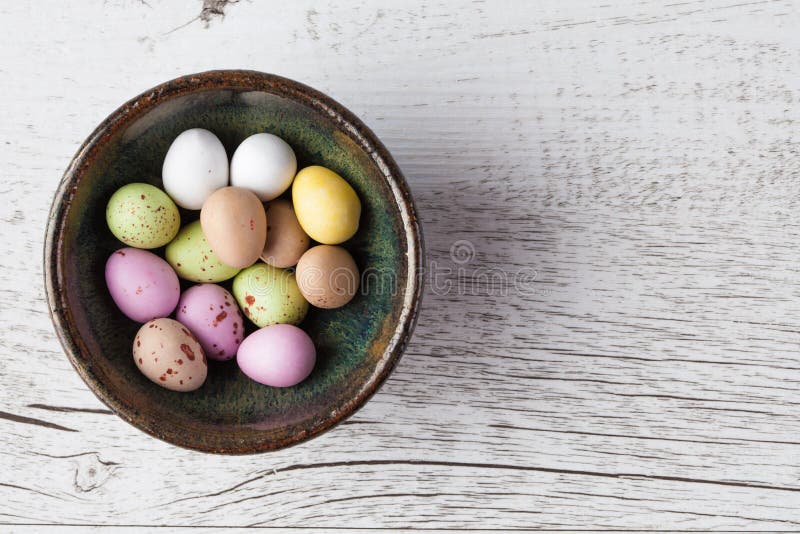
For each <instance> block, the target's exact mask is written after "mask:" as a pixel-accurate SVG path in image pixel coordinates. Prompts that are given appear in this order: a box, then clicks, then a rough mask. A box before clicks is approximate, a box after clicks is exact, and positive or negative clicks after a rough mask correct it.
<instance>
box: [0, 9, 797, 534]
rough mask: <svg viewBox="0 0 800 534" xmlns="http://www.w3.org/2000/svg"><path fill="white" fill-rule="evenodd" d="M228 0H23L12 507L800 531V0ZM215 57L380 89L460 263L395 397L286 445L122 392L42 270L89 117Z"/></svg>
mask: <svg viewBox="0 0 800 534" xmlns="http://www.w3.org/2000/svg"><path fill="white" fill-rule="evenodd" d="M206 4H207V5H206V9H205V10H203V11H202V12H201V5H200V2H199V1H181V2H178V1H174V2H173V1H166V0H164V1H158V0H146V1H145V0H142V1H134V0H109V1H106V2H102V1H100V0H94V1H87V2H62V1H60V0H49V1H39V2H25V1H21V0H17V1H11V0H9V1H5V2H2V3H0V83H1V84H2V85H1V86H0V88H1V89H2V93H0V111H2V120H0V161H1V162H2V167H0V176H1V177H2V178H1V179H0V194H2V204H1V206H0V219H1V224H0V236H1V237H2V240H1V241H0V266H1V268H2V271H0V273H1V274H2V276H0V302H1V303H2V308H1V309H0V314H1V315H0V317H1V318H2V322H0V325H2V329H1V330H0V531H3V532H9V531H11V532H17V531H19V532H27V531H43V530H46V531H48V532H50V531H54V530H53V528H54V527H47V528H43V527H42V526H41V525H55V524H61V525H68V526H69V525H72V526H73V528H70V527H68V526H67V527H64V530H74V531H76V532H83V531H85V530H86V529H85V528H82V527H81V526H82V525H103V526H120V527H123V528H122V529H123V530H125V529H126V528H127V530H130V529H132V530H150V529H146V528H145V527H153V528H154V527H156V526H161V527H162V528H163V529H165V530H170V531H171V530H179V529H180V527H209V528H210V529H211V528H212V527H221V526H241V527H244V526H258V527H264V528H266V529H281V528H292V529H293V531H298V530H304V529H309V530H313V529H325V530H331V529H334V528H342V529H350V528H363V529H372V528H379V529H400V530H408V529H423V530H424V529H454V530H455V529H526V528H530V529H579V528H584V529H614V528H617V529H678V530H680V529H734V530H742V529H761V530H781V529H788V530H797V529H800V455H799V454H798V453H800V350H798V349H800V275H798V269H797V261H798V253H797V246H798V243H800V195H798V191H800V187H798V180H800V132H798V121H799V120H800V106H799V105H798V102H800V76H799V75H800V32H798V30H797V28H798V27H799V26H800V13H799V12H798V4H797V3H796V2H792V1H785V0H784V1H770V0H765V1H754V2H743V1H742V0H689V1H682V2H677V1H676V2H652V3H651V2H641V1H633V0H586V1H572V2H570V1H564V0H547V1H539V2H526V1H523V0H519V1H501V0H496V1H488V0H487V1H479V0H476V1H466V0H463V1H458V2H456V1H445V0H427V1H424V2H409V1H390V0H384V1H381V2H375V1H364V2H360V1H359V2H334V1H332V0H330V1H328V0H324V1H313V0H293V1H288V2H278V1H271V0H269V1H267V0H265V1H255V0H254V1H252V2H239V3H230V4H229V5H227V6H221V5H219V4H224V2H206ZM223 11H224V16H223ZM212 68H251V69H256V70H262V71H267V72H274V73H278V74H281V75H284V76H287V77H290V78H294V79H297V80H300V81H303V82H305V83H308V84H310V85H312V86H315V87H317V88H319V89H321V90H323V91H325V92H327V93H329V94H330V95H331V96H333V97H334V98H335V99H337V100H339V101H340V102H342V103H343V104H345V105H346V106H348V107H349V108H350V109H352V110H353V111H354V112H355V113H356V114H358V115H359V116H361V117H362V118H363V119H364V120H365V121H366V122H367V123H368V124H369V125H370V126H371V127H372V128H373V129H374V130H375V132H376V133H377V134H378V136H379V137H380V138H381V139H382V140H383V141H384V142H385V143H386V145H387V146H388V147H389V149H390V150H391V151H392V153H393V154H394V156H395V157H396V159H397V160H398V162H399V164H400V166H401V167H402V169H403V170H404V172H405V173H406V176H407V179H408V181H409V183H410V185H411V188H412V190H413V193H414V195H415V198H416V202H417V207H418V209H419V213H420V217H421V220H422V224H423V227H424V231H425V239H426V247H427V258H428V264H429V267H432V268H435V270H436V273H437V278H436V280H433V279H429V280H428V286H427V289H426V294H425V299H424V306H423V309H422V312H421V316H420V319H419V325H418V327H417V330H416V333H415V335H414V338H413V341H412V343H411V344H410V346H409V348H408V351H407V353H406V355H405V357H404V358H403V359H402V361H401V363H400V365H399V367H398V368H397V370H396V372H395V373H394V374H393V375H392V377H391V378H390V379H389V381H388V382H387V383H386V384H385V386H384V387H383V389H382V390H381V391H380V392H379V393H378V394H377V395H376V396H375V397H374V398H373V400H371V401H370V402H369V403H368V405H367V406H366V407H365V408H364V409H363V410H362V411H360V412H359V413H358V414H356V416H354V417H353V418H352V419H351V420H350V421H348V422H347V423H346V424H343V425H341V426H340V427H338V428H337V429H335V430H334V431H332V432H329V433H327V434H325V435H324V436H322V437H320V438H318V439H315V440H312V441H310V442H308V443H305V444H302V445H299V446H297V447H294V448H290V449H288V450H285V451H281V452H277V453H273V454H264V455H260V456H251V457H220V456H213V455H204V454H199V453H196V452H191V451H186V450H182V449H178V448H176V447H173V446H171V445H168V444H166V443H162V442H160V441H157V440H155V439H152V438H150V437H148V436H146V435H144V434H142V433H141V432H139V431H138V430H136V429H135V428H133V427H131V426H129V425H127V424H126V423H124V422H122V420H120V419H119V418H117V417H116V416H114V415H113V414H111V413H110V412H109V411H108V410H107V409H106V408H105V407H104V406H103V405H102V404H101V403H100V402H99V401H98V400H97V399H96V398H95V397H94V396H93V395H92V393H91V392H90V391H89V390H88V388H87V387H86V386H85V385H84V384H83V382H82V381H81V380H80V379H79V378H78V376H77V374H76V373H75V372H74V371H73V370H72V368H71V367H70V364H69V363H68V361H67V358H66V357H65V356H64V354H63V353H62V351H61V348H60V346H59V344H58V341H57V340H56V337H55V335H54V333H53V330H52V327H51V323H50V320H49V318H48V312H47V308H46V305H45V300H44V296H43V287H42V286H43V283H42V267H41V255H42V240H43V236H44V226H45V222H46V219H47V211H48V208H49V204H50V200H51V197H52V194H53V192H54V191H55V188H56V185H57V183H58V181H59V179H60V177H61V174H62V172H63V170H64V168H65V166H66V165H67V163H68V161H69V159H70V158H71V156H72V154H73V153H74V152H75V150H76V149H77V147H78V145H79V144H80V143H81V141H82V140H83V139H84V137H86V135H88V133H89V132H90V131H91V130H92V129H93V128H94V126H95V125H96V124H97V123H99V122H100V121H101V120H102V119H103V118H104V117H105V116H106V115H107V114H108V113H110V112H111V111H112V110H113V109H115V108H116V107H117V106H118V105H119V104H120V103H122V102H123V101H125V100H126V99H128V98H130V97H132V96H134V95H136V94H137V93H139V92H141V91H143V90H145V89H147V88H149V87H151V86H153V85H155V84H157V83H160V82H162V81H165V80H167V79H170V78H173V77H176V76H178V75H181V74H186V73H190V72H196V71H202V70H207V69H212ZM125 527H126V528H125ZM55 531H56V532H57V530H55Z"/></svg>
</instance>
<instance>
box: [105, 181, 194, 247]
mask: <svg viewBox="0 0 800 534" xmlns="http://www.w3.org/2000/svg"><path fill="white" fill-rule="evenodd" d="M106 222H107V223H108V228H109V229H110V230H111V233H112V234H114V237H116V238H117V239H119V240H120V241H122V242H123V243H125V244H126V245H128V246H130V247H136V248H158V247H163V246H164V245H166V244H167V243H169V242H170V241H171V240H172V238H174V237H175V234H177V233H178V230H179V229H180V227H181V216H180V213H178V207H177V206H176V205H175V203H174V202H173V201H172V199H171V198H169V196H167V194H166V193H165V192H164V191H162V190H161V189H159V188H157V187H155V186H152V185H150V184H142V183H134V184H127V185H124V186H122V187H120V188H119V189H117V191H116V192H115V193H114V194H113V195H111V198H110V199H109V201H108V204H107V205H106Z"/></svg>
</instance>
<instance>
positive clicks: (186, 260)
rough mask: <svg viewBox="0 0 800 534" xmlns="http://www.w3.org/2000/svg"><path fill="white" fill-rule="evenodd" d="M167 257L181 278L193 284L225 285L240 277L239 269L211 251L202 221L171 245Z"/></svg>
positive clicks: (183, 229)
mask: <svg viewBox="0 0 800 534" xmlns="http://www.w3.org/2000/svg"><path fill="white" fill-rule="evenodd" d="M164 257H165V258H166V260H167V263H169V264H170V265H171V266H172V268H173V269H175V272H176V273H178V276H180V277H181V278H183V279H184V280H189V281H192V282H222V281H223V280H228V279H230V278H233V277H234V276H236V273H238V272H239V269H237V268H236V267H231V266H230V265H225V264H224V263H222V262H221V261H220V259H219V257H218V256H217V255H216V254H214V251H213V250H211V245H209V244H208V241H207V240H206V236H205V235H204V234H203V229H202V228H201V227H200V221H195V222H193V223H189V224H187V225H186V226H184V227H183V228H181V231H180V232H178V235H177V236H175V239H173V240H172V242H170V244H169V245H167V248H166V249H165V250H164Z"/></svg>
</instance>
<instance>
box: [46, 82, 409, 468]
mask: <svg viewBox="0 0 800 534" xmlns="http://www.w3.org/2000/svg"><path fill="white" fill-rule="evenodd" d="M195 127H200V128H206V129H208V130H211V131H212V132H214V133H215V134H217V136H218V137H219V138H220V139H221V140H222V142H223V144H224V145H225V148H226V150H227V151H228V156H229V157H230V155H231V154H233V151H234V149H235V148H236V146H237V145H238V143H240V142H241V141H242V140H243V139H245V138H246V137H248V136H249V135H252V134H254V133H257V132H271V133H274V134H276V135H278V136H280V137H282V138H283V139H285V140H286V141H287V142H288V143H289V144H290V145H291V146H292V147H293V148H294V150H295V152H296V154H297V159H298V168H302V167H304V166H307V165H312V164H313V165H324V166H326V167H329V168H331V169H333V170H334V171H336V172H337V173H339V174H340V175H341V176H343V177H344V178H345V179H346V180H347V181H348V182H349V183H350V184H351V185H352V186H353V188H354V189H355V190H356V192H357V193H358V195H359V197H360V199H361V203H362V216H361V222H360V228H359V231H358V233H357V234H356V235H355V237H354V238H353V239H351V240H349V241H348V242H346V243H345V245H344V246H345V247H346V248H348V249H349V250H350V252H351V253H352V255H353V257H354V258H355V260H356V262H357V263H358V266H359V269H360V270H361V272H362V280H361V283H362V289H361V290H360V291H359V293H358V294H357V295H356V297H355V298H354V299H353V300H352V301H351V302H350V303H349V304H347V305H346V306H345V307H343V308H340V309H337V310H317V309H312V310H311V311H310V312H309V314H308V316H307V317H306V319H305V320H304V321H303V323H302V324H301V325H300V326H301V327H302V328H303V329H305V330H306V331H307V332H308V333H309V335H310V336H311V338H312V339H313V340H314V344H315V345H316V348H317V366H316V368H315V369H314V371H313V373H312V374H311V376H310V377H309V378H308V379H307V380H305V381H304V382H302V383H301V384H299V385H297V386H294V387H291V388H284V389H279V388H271V387H267V386H262V385H260V384H257V383H255V382H253V381H252V380H249V379H248V378H247V377H246V376H244V374H242V373H241V371H239V369H238V367H237V366H236V362H235V361H230V362H224V363H218V362H210V363H209V377H208V379H207V381H206V383H205V384H204V385H203V387H201V388H200V389H198V390H197V391H195V392H192V393H176V392H172V391H168V390H166V389H163V388H160V387H158V386H157V385H155V384H153V383H152V382H150V381H149V380H147V379H146V378H145V377H144V376H143V375H142V374H141V373H140V372H139V371H138V369H137V368H136V366H135V365H134V362H133V356H132V343H133V338H134V335H135V334H136V331H137V330H138V328H139V326H140V325H139V324H137V323H134V322H133V321H131V320H129V319H127V318H126V317H125V316H123V315H122V313H121V312H120V311H119V310H118V309H117V308H116V306H115V305H114V303H113V301H112V300H111V297H110V295H109V294H108V291H107V290H106V287H105V279H104V274H103V273H104V266H105V262H106V260H107V258H108V257H109V255H110V254H111V253H112V252H113V251H114V250H116V249H118V248H121V247H122V246H123V245H122V244H121V243H120V242H118V241H116V239H115V238H114V237H113V235H112V234H111V232H110V231H109V230H108V227H107V226H106V222H105V207H106V203H107V202H108V199H109V197H110V196H111V194H112V193H113V192H114V191H115V190H116V189H117V188H119V187H120V186H122V185H124V184H126V183H130V182H148V183H151V184H153V185H156V186H158V187H162V184H161V165H162V163H163V161H164V156H165V154H166V152H167V149H168V148H169V145H170V143H171V142H172V140H173V139H174V138H175V137H176V136H177V135H178V134H179V133H180V132H182V131H183V130H186V129H188V128H195ZM197 217H198V212H190V211H182V212H181V218H182V223H183V224H186V223H188V222H191V221H192V220H194V219H196V218H197ZM422 250H423V249H422V243H421V233H420V228H419V223H418V222H417V216H416V213H415V211H414V206H413V203H412V200H411V194H410V192H409V190H408V186H407V185H406V182H405V180H404V179H403V176H402V174H401V173H400V170H399V169H398V167H397V165H396V164H395V162H394V160H393V159H392V157H391V155H389V153H388V151H387V150H386V148H385V147H384V146H383V145H382V144H381V142H380V141H379V140H378V139H377V138H376V137H375V134H373V133H372V132H371V131H370V130H369V128H367V127H366V126H365V125H364V124H363V123H362V122H361V121H360V120H359V119H358V118H357V117H356V116H355V115H353V114H352V113H351V112H350V111H348V110H347V109H345V108H344V107H342V106H341V105H340V104H338V103H336V102H335V101H334V100H332V99H331V98H329V97H328V96H326V95H324V94H322V93H320V92H319V91H316V90H314V89H312V88H310V87H307V86H305V85H302V84H300V83H297V82H294V81H291V80H287V79H285V78H281V77H279V76H274V75H271V74H263V73H260V72H252V71H240V70H228V71H212V72H204V73H200V74H195V75H191V76H184V77H182V78H178V79H175V80H172V81H169V82H167V83H164V84H162V85H159V86H158V87H154V88H153V89H151V90H149V91H146V92H145V93H143V94H141V95H139V96H137V97H136V98H134V99H133V100H131V101H129V102H127V103H125V104H123V105H122V107H120V108H119V109H118V110H116V111H115V112H114V113H112V114H111V115H110V116H109V117H108V118H107V119H106V120H104V121H103V123H102V124H100V126H98V127H97V129H96V130H95V131H94V132H92V134H91V135H90V136H89V137H88V138H87V139H86V141H85V142H84V143H83V145H82V146H81V147H80V149H79V150H78V153H77V154H76V155H75V157H74V159H73V160H72V162H71V163H70V165H69V167H68V168H67V170H66V172H65V173H64V178H63V180H62V181H61V184H60V186H59V188H58V191H57V192H56V194H55V198H54V200H53V206H52V208H51V210H50V219H49V222H48V225H47V235H46V239H45V249H44V271H45V285H46V290H47V299H48V303H49V305H50V311H51V315H52V318H53V323H54V325H55V329H56V332H57V333H58V337H59V339H60V340H61V344H62V345H63V346H64V350H65V352H66V354H67V356H68V357H69V359H70V361H71V362H72V365H73V366H74V367H75V369H76V370H77V371H78V374H80V376H81V377H82V378H83V380H84V381H85V382H86V384H87V385H88V386H89V387H90V388H91V389H92V391H94V393H95V394H96V395H97V396H98V397H99V398H100V399H101V400H102V401H103V402H104V403H105V404H107V405H108V406H109V407H110V408H111V409H112V410H114V412H116V413H117V414H118V415H119V416H120V417H122V418H123V419H124V420H126V421H128V422H129V423H131V424H133V425H134V426H136V427H138V428H140V429H141V430H144V431H145V432H147V433H149V434H151V435H153V436H155V437H157V438H160V439H163V440H165V441H168V442H170V443H174V444H176V445H180V446H182V447H188V448H191V449H197V450H201V451H208V452H218V453H229V454H241V453H254V452H261V451H269V450H274V449H279V448H281V447H286V446H288V445H292V444H295V443H298V442H301V441H303V440H306V439H309V438H311V437H313V436H316V435H318V434H320V433H321V432H324V431H325V430H328V429H330V428H331V427H333V426H334V425H336V424H337V423H339V422H340V421H342V420H343V419H345V418H347V417H348V416H350V415H351V414H353V412H355V411H356V410H357V409H359V408H360V407H361V406H363V405H364V403H365V402H366V401H367V399H369V397H370V396H371V395H372V394H373V393H375V391H376V390H377V389H378V387H379V386H380V385H381V383H382V382H383V381H384V380H386V377H387V376H388V375H389V373H390V372H391V371H392V369H393V368H394V366H395V365H396V364H397V361H398V359H399V358H400V355H401V353H402V352H403V349H404V347H405V345H406V343H408V340H409V337H410V336H411V331H412V329H413V327H414V323H415V320H416V316H417V311H418V307H419V301H420V295H421V283H422V276H420V273H421V272H422V262H423V257H422ZM155 252H156V253H161V252H163V251H162V250H156V251H155ZM223 285H224V284H223ZM187 286H188V284H186V285H184V287H187ZM227 287H230V286H229V285H228V286H227ZM254 329H255V327H254V326H253V325H250V326H249V330H248V333H249V332H251V331H253V330H254Z"/></svg>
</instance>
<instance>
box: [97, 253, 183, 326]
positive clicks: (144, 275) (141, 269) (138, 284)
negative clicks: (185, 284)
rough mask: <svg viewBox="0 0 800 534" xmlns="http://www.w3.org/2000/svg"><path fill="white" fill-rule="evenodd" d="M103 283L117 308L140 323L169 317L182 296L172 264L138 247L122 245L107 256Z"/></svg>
mask: <svg viewBox="0 0 800 534" xmlns="http://www.w3.org/2000/svg"><path fill="white" fill-rule="evenodd" d="M106 285H107V286H108V292H109V293H111V298H112V299H114V303H115V304H116V305H117V307H118V308H119V309H120V311H121V312H122V313H124V314H125V315H126V316H127V317H128V318H130V319H133V320H134V321H137V322H140V323H146V322H147V321H149V320H151V319H156V318H159V317H166V316H168V315H169V314H170V313H172V310H174V309H175V305H176V304H178V299H179V298H180V296H181V287H180V283H179V282H178V275H176V274H175V271H173V270H172V267H170V266H169V264H168V263H167V262H166V261H164V260H163V259H161V258H159V257H158V256H156V255H155V254H153V253H152V252H148V251H146V250H141V249H138V248H123V249H120V250H118V251H116V252H114V253H113V254H112V255H111V257H110V258H108V261H107V262H106Z"/></svg>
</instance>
